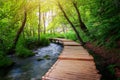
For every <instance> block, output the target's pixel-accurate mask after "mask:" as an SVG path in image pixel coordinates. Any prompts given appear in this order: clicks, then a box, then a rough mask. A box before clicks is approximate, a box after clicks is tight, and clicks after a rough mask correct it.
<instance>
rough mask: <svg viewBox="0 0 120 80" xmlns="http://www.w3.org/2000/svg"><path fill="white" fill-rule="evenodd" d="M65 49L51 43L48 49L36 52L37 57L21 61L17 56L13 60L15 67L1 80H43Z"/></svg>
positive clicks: (40, 49)
mask: <svg viewBox="0 0 120 80" xmlns="http://www.w3.org/2000/svg"><path fill="white" fill-rule="evenodd" d="M62 49H63V47H62V46H61V45H57V44H54V43H51V44H50V45H49V46H47V47H42V48H38V49H36V50H34V51H33V52H34V53H36V54H35V56H32V57H29V58H25V59H21V58H18V57H16V56H12V57H11V58H12V59H13V60H14V61H15V63H16V64H15V65H14V66H13V67H12V69H11V70H10V71H9V72H8V74H7V75H6V76H5V77H4V78H3V79H0V80H41V78H42V76H43V75H44V74H45V73H46V72H47V71H48V70H49V69H50V67H51V66H52V65H53V64H54V63H55V61H56V60H57V58H58V56H59V54H60V53H61V51H62Z"/></svg>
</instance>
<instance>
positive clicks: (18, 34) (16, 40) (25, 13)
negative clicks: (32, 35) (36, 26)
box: [8, 10, 27, 54]
mask: <svg viewBox="0 0 120 80" xmlns="http://www.w3.org/2000/svg"><path fill="white" fill-rule="evenodd" d="M26 21H27V12H26V10H25V11H24V20H23V22H22V25H21V27H20V28H19V30H18V32H17V34H16V37H15V39H14V42H13V45H12V47H11V48H10V49H9V50H8V54H13V53H15V48H16V45H17V42H18V40H19V37H20V35H21V33H22V31H23V30H24V27H25V24H26Z"/></svg>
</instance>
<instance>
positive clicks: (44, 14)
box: [43, 13, 46, 34]
mask: <svg viewBox="0 0 120 80" xmlns="http://www.w3.org/2000/svg"><path fill="white" fill-rule="evenodd" d="M45 16H46V13H43V25H44V34H45V33H46V25H45Z"/></svg>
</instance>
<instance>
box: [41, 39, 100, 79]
mask: <svg viewBox="0 0 120 80" xmlns="http://www.w3.org/2000/svg"><path fill="white" fill-rule="evenodd" d="M55 40H56V41H59V42H62V44H63V46H64V49H63V51H62V53H61V54H60V56H59V57H58V60H57V61H56V63H55V64H54V65H53V66H52V67H51V68H50V69H49V71H48V72H47V73H46V74H45V75H44V76H43V77H42V80H100V77H101V75H100V74H98V70H97V69H96V66H95V63H94V59H93V57H92V56H91V55H89V53H88V52H87V50H86V49H84V48H83V47H82V46H81V45H80V44H79V43H76V42H74V41H71V40H67V39H60V38H55V39H54V41H55Z"/></svg>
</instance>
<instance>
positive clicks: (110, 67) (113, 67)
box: [107, 65, 116, 75]
mask: <svg viewBox="0 0 120 80" xmlns="http://www.w3.org/2000/svg"><path fill="white" fill-rule="evenodd" d="M115 66H116V65H109V66H108V67H107V68H108V71H109V72H110V73H111V74H112V75H115Z"/></svg>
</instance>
